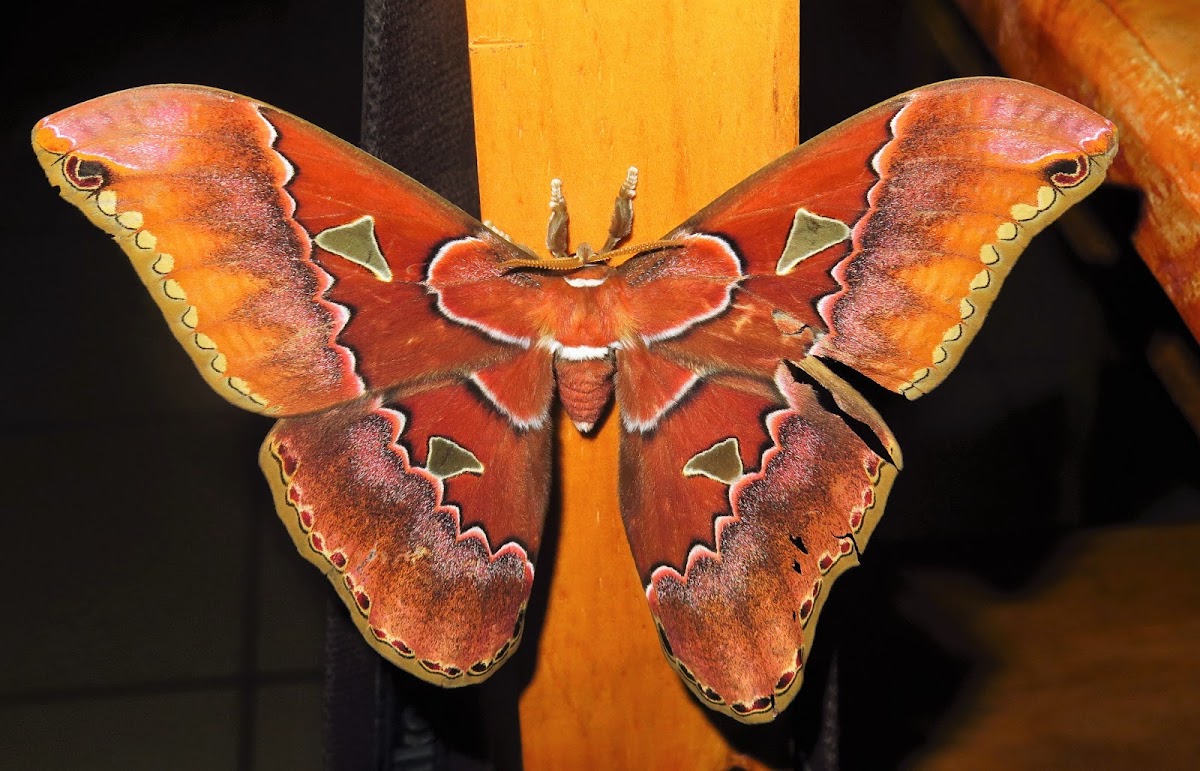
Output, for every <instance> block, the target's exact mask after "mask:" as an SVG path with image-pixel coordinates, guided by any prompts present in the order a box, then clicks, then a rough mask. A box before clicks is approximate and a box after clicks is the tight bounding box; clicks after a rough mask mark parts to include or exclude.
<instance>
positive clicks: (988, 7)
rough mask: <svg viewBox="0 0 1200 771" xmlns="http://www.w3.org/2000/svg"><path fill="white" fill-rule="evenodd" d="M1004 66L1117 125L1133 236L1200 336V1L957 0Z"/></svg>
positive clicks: (1119, 166) (1116, 175)
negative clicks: (1133, 206) (1139, 207)
mask: <svg viewBox="0 0 1200 771" xmlns="http://www.w3.org/2000/svg"><path fill="white" fill-rule="evenodd" d="M958 4H959V6H960V7H962V9H963V11H964V12H966V14H967V16H968V17H969V18H970V19H971V21H972V23H973V24H974V25H975V27H976V29H978V30H979V33H980V35H981V36H982V37H983V39H984V41H985V42H986V43H987V45H988V47H989V48H991V50H992V53H994V54H995V56H996V58H997V59H999V60H1000V64H1001V65H1002V66H1003V67H1004V69H1005V71H1006V72H1007V73H1009V74H1010V75H1012V76H1013V77H1017V78H1023V79H1025V80H1030V81H1033V82H1035V83H1040V84H1042V85H1044V86H1047V87H1049V88H1052V89H1054V90H1056V91H1060V92H1062V93H1064V94H1066V95H1068V96H1070V97H1072V98H1074V99H1077V100H1079V101H1080V102H1083V103H1084V104H1086V105H1088V106H1090V107H1092V108H1093V109H1095V110H1097V111H1099V112H1101V113H1103V114H1104V115H1106V116H1108V117H1109V118H1110V119H1111V120H1112V121H1113V122H1114V123H1116V124H1117V127H1118V128H1119V129H1120V131H1121V152H1120V154H1119V155H1118V156H1117V160H1116V163H1115V165H1114V166H1113V169H1112V173H1111V177H1112V178H1113V179H1114V181H1117V182H1124V183H1128V184H1132V185H1135V186H1136V187H1138V188H1139V189H1141V190H1142V192H1143V193H1144V194H1145V196H1146V205H1145V207H1144V209H1143V212H1142V217H1141V221H1140V222H1139V223H1138V228H1137V231H1136V232H1135V234H1134V245H1135V246H1136V247H1137V249H1138V252H1139V253H1140V254H1141V256H1142V259H1144V260H1145V261H1146V264H1147V265H1148V266H1149V267H1150V270H1151V271H1152V272H1153V273H1154V276H1155V278H1157V279H1158V282H1159V283H1160V284H1161V285H1162V287H1163V289H1164V290H1165V291H1166V293H1167V295H1168V296H1169V297H1170V298H1171V301H1172V302H1174V303H1175V307H1176V308H1178V309H1179V313H1180V315H1182V316H1183V318H1184V321H1186V322H1187V324H1188V327H1189V328H1190V329H1191V332H1192V335H1193V336H1195V337H1196V339H1198V340H1200V174H1197V173H1196V159H1197V158H1200V108H1198V107H1197V105H1198V104H1200V56H1198V55H1197V50H1198V45H1200V44H1198V43H1197V41H1198V40H1200V3H1195V2H1189V3H1180V2H1177V0H1016V1H1013V0H958Z"/></svg>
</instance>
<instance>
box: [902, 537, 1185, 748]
mask: <svg viewBox="0 0 1200 771" xmlns="http://www.w3.org/2000/svg"><path fill="white" fill-rule="evenodd" d="M1197 554H1200V523H1195V522H1193V523H1190V524H1178V525H1161V526H1141V527H1122V528H1112V529H1105V530H1098V531H1094V532H1091V533H1085V534H1081V535H1078V536H1075V537H1073V538H1072V539H1070V540H1069V541H1068V542H1067V543H1066V544H1064V545H1063V547H1062V548H1061V549H1060V550H1059V552H1058V554H1057V555H1056V556H1055V557H1053V558H1051V559H1050V560H1049V561H1048V564H1049V565H1051V566H1052V567H1051V568H1050V572H1049V573H1048V574H1047V575H1045V576H1043V577H1042V578H1041V580H1039V581H1038V582H1036V584H1035V585H1034V586H1032V587H1030V588H1029V589H1028V590H1027V591H1024V592H1022V593H1021V594H1020V595H1017V596H1007V597H1006V596H1000V595H997V594H996V593H994V592H991V591H989V590H987V589H986V588H983V587H981V586H979V585H978V584H973V583H970V582H968V581H967V580H966V579H964V578H963V577H962V576H961V575H957V574H952V573H941V572H939V573H925V574H923V575H920V576H918V577H917V580H915V581H914V582H913V583H914V585H915V589H916V590H917V591H918V592H920V593H921V594H925V595H928V596H933V597H935V598H939V600H940V601H939V603H938V604H940V605H942V606H943V607H944V608H945V610H946V615H947V616H948V617H950V618H952V619H954V622H953V624H952V625H953V626H958V627H965V628H966V629H968V630H969V632H968V634H967V636H968V638H969V643H968V644H969V646H970V647H971V648H972V652H971V653H970V654H969V655H970V656H971V657H973V658H975V659H976V660H977V661H978V662H979V663H978V666H977V667H976V671H977V676H976V678H975V681H974V685H973V687H972V688H971V689H970V691H969V693H968V694H967V695H966V696H964V698H963V699H962V701H963V703H962V704H961V705H960V706H959V707H957V708H956V709H955V710H954V715H955V717H954V723H953V725H951V726H947V730H946V731H945V735H944V736H943V737H942V739H941V740H940V741H938V742H936V749H935V750H933V751H932V752H930V753H929V754H928V755H927V756H926V757H925V758H923V759H922V760H921V761H920V762H918V763H916V764H915V765H916V767H918V768H922V769H931V770H938V769H947V770H949V769H964V768H1006V769H1031V770H1032V769H1047V768H1079V769H1084V768H1087V769H1110V768H1111V769H1133V768H1153V769H1176V768H1178V769H1194V768H1198V767H1200V731H1197V726H1200V657H1197V655H1196V652H1197V645H1198V644H1200V562H1198V561H1197V558H1196V555H1197Z"/></svg>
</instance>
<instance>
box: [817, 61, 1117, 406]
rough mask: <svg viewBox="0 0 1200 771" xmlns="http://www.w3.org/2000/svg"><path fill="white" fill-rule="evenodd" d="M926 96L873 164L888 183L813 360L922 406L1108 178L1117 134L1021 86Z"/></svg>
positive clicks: (871, 205) (872, 206)
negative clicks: (1030, 262)
mask: <svg viewBox="0 0 1200 771" xmlns="http://www.w3.org/2000/svg"><path fill="white" fill-rule="evenodd" d="M966 83H969V82H968V81H964V82H963V83H962V84H947V86H946V87H943V88H940V89H932V88H931V89H928V90H923V91H917V92H914V93H913V94H911V95H909V96H908V97H906V98H903V99H902V100H899V101H900V104H899V107H898V109H897V110H896V111H895V115H894V116H893V117H892V119H891V120H890V121H889V124H888V125H889V126H890V134H891V139H890V140H889V141H888V142H887V143H886V144H884V145H883V147H881V148H880V150H879V151H878V152H877V153H876V154H875V155H874V156H873V157H872V159H871V168H872V169H873V170H874V171H875V173H876V175H877V176H878V181H877V182H876V183H875V184H874V185H873V186H872V187H871V189H870V191H869V192H868V194H867V202H868V209H867V212H866V213H865V215H864V216H863V218H862V219H861V220H860V221H859V222H858V223H857V225H856V226H855V228H854V235H853V246H852V250H851V252H850V253H849V254H848V255H846V256H845V257H844V258H843V259H842V260H841V261H840V262H839V263H838V264H837V265H836V266H835V267H834V269H833V273H832V275H833V277H834V278H835V279H836V280H837V282H838V284H839V286H840V289H839V290H838V291H837V292H835V293H833V294H830V295H827V296H825V297H823V298H822V299H821V301H820V302H819V304H818V308H819V311H820V314H821V316H822V318H823V319H824V321H825V324H826V327H827V328H828V330H829V333H828V334H827V335H825V336H824V337H822V338H821V340H820V341H819V342H818V343H817V345H816V347H815V348H814V349H813V353H814V354H816V355H821V356H830V357H832V358H836V359H839V360H841V361H843V362H845V363H846V364H849V365H850V366H852V367H854V368H855V369H857V370H859V371H860V372H863V373H864V374H866V375H868V376H869V377H871V378H872V379H873V380H875V381H876V382H878V383H879V384H880V385H883V386H884V387H886V388H890V389H892V390H895V391H898V392H900V393H902V394H904V395H905V396H907V397H908V398H910V399H915V398H917V397H918V396H920V395H921V394H923V393H926V392H928V391H929V390H931V389H932V388H934V387H935V386H937V385H938V384H939V383H940V382H942V380H944V379H945V378H946V376H947V375H949V374H950V372H951V371H953V369H954V367H955V365H956V364H957V363H958V361H959V358H960V357H961V355H962V353H963V351H964V350H965V349H966V347H967V346H968V345H969V344H970V342H971V340H972V339H973V338H974V336H975V334H976V333H977V332H978V330H979V328H980V326H981V324H982V323H983V320H984V318H985V316H986V315H987V311H988V309H989V308H990V307H991V304H992V302H993V300H994V299H995V297H996V294H997V292H998V291H999V289H1000V285H1001V284H1002V283H1003V280H1004V278H1005V277H1006V276H1007V275H1008V272H1009V271H1010V270H1011V269H1012V266H1013V264H1014V263H1015V262H1016V259H1017V257H1018V256H1019V255H1020V253H1021V252H1022V251H1023V250H1024V249H1025V247H1026V245H1028V243H1029V240H1030V239H1031V238H1032V237H1033V236H1034V235H1036V234H1037V233H1038V232H1039V231H1041V230H1042V229H1043V228H1044V227H1046V225H1048V224H1050V223H1051V222H1053V221H1054V220H1055V219H1056V218H1057V217H1058V216H1059V215H1060V214H1061V213H1062V212H1063V211H1065V210H1066V209H1067V207H1068V206H1069V205H1070V204H1072V203H1074V202H1075V201H1077V200H1079V199H1080V198H1082V197H1083V196H1085V195H1087V194H1088V193H1089V192H1091V191H1092V190H1093V189H1094V188H1095V187H1096V186H1097V185H1098V184H1100V181H1101V180H1102V179H1103V178H1104V172H1105V170H1106V169H1107V168H1108V165H1109V164H1110V163H1111V161H1112V157H1113V155H1114V154H1115V153H1116V141H1115V134H1114V129H1113V127H1112V124H1111V123H1109V122H1108V121H1106V120H1105V119H1104V118H1102V117H1100V116H1098V115H1096V114H1094V113H1090V112H1088V111H1086V110H1080V109H1079V107H1078V105H1076V104H1075V103H1074V102H1071V101H1070V100H1068V99H1066V98H1065V97H1061V96H1058V95H1057V94H1051V93H1050V92H1047V91H1045V90H1044V89H1040V88H1037V87H1036V86H1030V85H1028V84H1020V83H1017V84H1013V85H1012V86H1011V87H1007V88H1005V89H1003V90H1000V89H997V90H994V91H992V92H990V93H988V94H987V95H986V98H982V97H981V95H980V94H979V93H977V92H976V91H974V90H972V89H970V88H968V87H967V86H966V85H965V84H966Z"/></svg>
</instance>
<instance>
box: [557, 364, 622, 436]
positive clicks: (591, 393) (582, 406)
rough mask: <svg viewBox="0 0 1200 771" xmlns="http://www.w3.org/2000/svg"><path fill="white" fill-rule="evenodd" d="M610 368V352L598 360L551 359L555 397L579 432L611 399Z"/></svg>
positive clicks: (583, 430)
mask: <svg viewBox="0 0 1200 771" xmlns="http://www.w3.org/2000/svg"><path fill="white" fill-rule="evenodd" d="M614 370H615V367H614V365H613V358H612V356H611V355H608V356H605V357H603V358H600V359H583V360H572V359H563V358H558V359H555V361H554V374H555V377H556V379H557V381H558V398H559V400H560V401H561V402H562V406H563V409H564V410H566V411H567V415H568V416H570V418H571V422H572V423H574V424H575V427H576V428H578V429H579V430H580V431H582V432H584V433H587V432H588V431H591V430H592V426H594V425H596V421H598V420H599V419H600V415H601V413H603V412H604V408H605V407H606V406H607V405H608V401H609V399H611V398H612V392H613V372H614Z"/></svg>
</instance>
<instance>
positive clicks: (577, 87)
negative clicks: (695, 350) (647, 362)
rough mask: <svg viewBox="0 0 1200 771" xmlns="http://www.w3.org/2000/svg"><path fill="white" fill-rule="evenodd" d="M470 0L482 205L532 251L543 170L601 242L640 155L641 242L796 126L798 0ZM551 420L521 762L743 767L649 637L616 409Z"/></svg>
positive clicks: (780, 145) (539, 232)
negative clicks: (548, 494)
mask: <svg viewBox="0 0 1200 771" xmlns="http://www.w3.org/2000/svg"><path fill="white" fill-rule="evenodd" d="M467 6H468V11H467V18H468V33H469V36H470V39H471V47H470V56H471V77H472V87H473V92H474V104H475V122H476V144H477V146H478V150H479V184H480V201H481V205H482V209H483V213H484V216H486V217H488V218H490V219H492V220H493V221H495V223H496V224H497V226H498V227H500V228H501V229H502V230H505V231H506V232H507V233H508V234H509V235H511V236H512V237H513V238H514V239H515V240H517V241H519V242H522V243H526V244H529V245H531V246H534V247H536V248H537V250H538V251H539V252H541V251H544V246H543V244H544V239H545V227H546V217H547V214H548V211H547V200H548V197H549V181H550V179H551V178H553V177H560V178H562V180H563V184H564V192H565V194H566V197H567V202H568V205H569V208H570V213H571V222H572V225H573V229H572V245H573V246H574V245H577V244H578V243H579V242H580V241H581V240H582V241H588V242H590V243H592V244H593V245H597V246H598V245H599V244H601V243H603V241H604V238H605V232H606V229H607V227H608V220H609V216H610V214H611V211H612V201H613V198H614V196H615V194H616V191H617V187H618V185H619V184H620V182H621V181H622V179H623V178H624V175H625V170H626V168H627V167H628V166H631V165H632V166H637V167H638V168H639V169H640V170H641V184H640V189H639V195H638V198H637V204H636V209H637V211H636V218H635V223H634V227H635V231H634V239H633V240H635V241H637V240H642V241H646V240H652V239H655V238H657V237H659V236H661V235H662V234H663V233H665V232H667V230H669V229H670V228H671V227H673V226H674V225H676V224H678V223H679V222H681V221H682V220H683V219H685V218H686V217H687V216H688V215H690V214H691V213H692V212H694V211H695V210H697V209H699V208H700V207H701V206H702V205H704V204H705V203H707V202H708V201H710V200H711V199H713V198H714V197H716V196H717V195H718V194H719V193H721V192H723V191H724V190H725V189H727V188H728V187H730V186H732V185H733V184H735V183H736V182H738V181H739V180H740V179H742V178H743V177H745V176H746V175H748V174H750V173H751V172H753V171H754V170H756V169H757V168H759V167H760V166H762V165H763V164H765V163H767V162H769V161H771V160H773V159H774V158H776V157H777V156H779V155H781V154H783V153H784V152H786V151H787V150H789V149H790V148H791V147H793V146H794V145H795V143H796V138H797V131H798V127H797V121H798V100H799V63H798V59H799V7H798V2H797V0H769V2H761V3H752V4H740V3H727V2H724V0H699V1H698V2H690V3H687V4H686V5H685V4H677V3H673V2H670V0H608V1H607V2H594V3H562V2H555V1H554V0H468V3H467ZM560 427H561V431H560V433H559V441H560V449H561V453H560V457H559V459H558V460H559V462H558V474H559V478H560V479H561V490H562V508H561V523H560V529H559V533H558V548H557V560H556V563H555V564H554V565H553V566H551V565H550V564H548V563H549V560H548V559H543V561H542V562H541V563H540V564H539V565H538V577H539V580H542V581H545V580H548V579H550V578H551V577H552V579H553V580H552V583H551V587H550V596H549V601H548V608H547V611H546V617H545V625H544V628H543V631H542V634H541V637H540V639H539V640H536V641H535V640H527V641H526V642H525V644H526V645H534V644H536V645H538V661H537V666H536V671H535V672H534V674H533V678H532V681H531V682H530V683H529V685H528V688H527V689H526V691H525V693H524V694H523V696H522V699H521V707H520V710H521V722H522V747H523V753H524V758H525V767H526V768H527V769H542V768H674V767H686V768H701V769H703V768H728V767H730V766H731V765H735V764H738V765H743V766H745V767H754V764H753V763H751V762H750V761H748V760H746V759H743V758H738V757H735V755H734V754H733V753H732V751H731V750H730V748H729V747H728V746H727V744H726V743H725V741H724V739H723V738H722V736H721V735H720V733H719V732H718V731H717V730H716V729H715V728H714V721H717V722H719V721H723V720H725V718H720V717H715V716H709V715H707V714H705V713H706V712H707V710H706V709H705V708H703V707H701V706H700V705H698V704H697V703H696V702H695V701H694V700H693V699H692V697H691V696H690V695H689V694H688V693H687V692H686V690H685V689H684V687H683V685H682V684H681V682H680V681H679V679H678V677H677V676H676V675H675V674H674V672H673V671H672V670H671V669H670V667H669V666H668V664H667V663H666V661H665V659H664V658H663V656H662V653H661V651H660V649H659V645H658V642H657V640H656V637H655V634H654V630H653V626H652V624H651V622H650V614H649V612H648V610H647V608H646V602H645V595H644V593H643V590H642V587H641V586H639V584H638V580H637V576H636V571H635V570H634V566H633V560H632V558H631V557H630V554H629V548H628V546H627V545H626V543H625V538H624V531H623V529H622V526H621V522H620V515H619V511H618V506H617V488H616V480H617V439H618V432H617V423H616V420H615V419H614V417H613V416H610V417H609V418H608V420H607V421H606V423H605V424H604V426H603V427H602V429H601V430H600V431H599V432H598V433H597V435H595V436H594V437H586V438H584V437H580V435H579V434H578V433H577V432H576V431H575V429H574V428H573V427H572V426H571V424H570V423H569V422H568V421H565V420H563V421H561V423H560ZM557 514H558V513H557V512H551V516H552V517H553V516H556V515H557ZM548 554H549V552H546V555H547V556H548ZM552 574H553V575H552Z"/></svg>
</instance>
